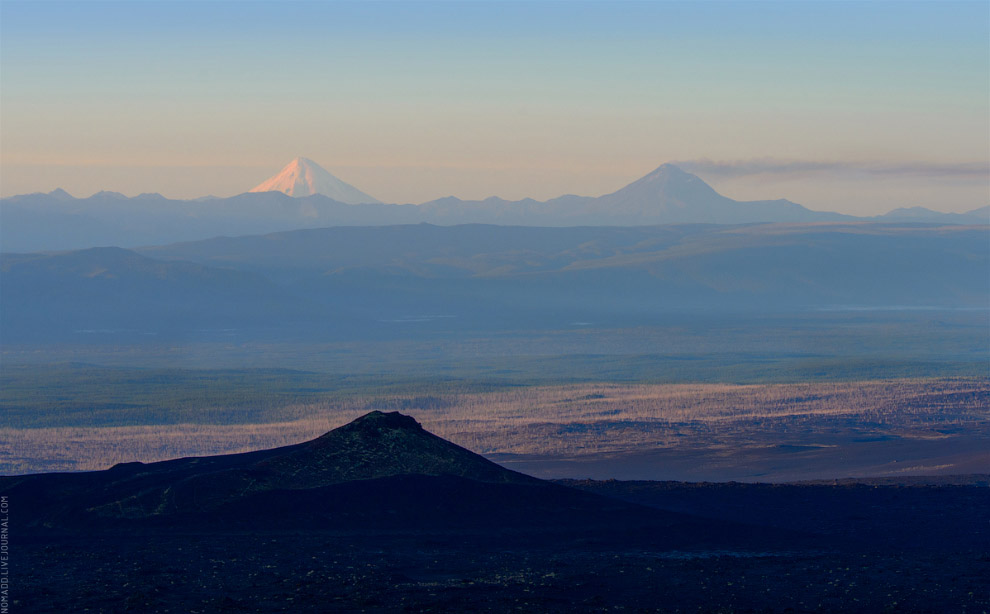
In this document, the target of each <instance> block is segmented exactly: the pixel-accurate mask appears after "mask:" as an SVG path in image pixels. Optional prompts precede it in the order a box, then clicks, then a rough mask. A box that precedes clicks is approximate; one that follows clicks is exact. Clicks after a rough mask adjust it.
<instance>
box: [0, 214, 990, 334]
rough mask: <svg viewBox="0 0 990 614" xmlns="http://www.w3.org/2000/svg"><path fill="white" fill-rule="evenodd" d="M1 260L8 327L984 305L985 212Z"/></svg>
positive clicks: (354, 330)
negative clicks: (922, 218) (928, 221)
mask: <svg viewBox="0 0 990 614" xmlns="http://www.w3.org/2000/svg"><path fill="white" fill-rule="evenodd" d="M0 265H2V266H0V285H2V288H3V292H2V293H0V329H2V330H3V331H4V336H5V339H6V340H9V341H17V340H25V341H29V340H32V339H48V338H53V339H54V338H75V339H78V338H80V337H79V336H80V334H81V333H80V332H79V331H87V330H132V331H136V332H135V333H134V334H145V333H147V334H178V333H180V332H181V331H186V334H201V332H202V330H204V329H209V330H217V329H237V330H238V331H240V332H241V333H242V334H249V335H250V334H255V333H257V334H262V332H264V334H276V335H277V334H282V333H287V332H293V333H298V332H301V331H305V332H306V334H307V335H309V334H312V335H322V334H330V333H333V334H337V333H339V332H341V331H346V332H347V334H349V335H355V336H362V335H365V334H374V333H375V331H376V330H378V329H380V328H381V326H382V324H381V323H382V322H383V321H386V322H387V321H398V320H402V319H403V318H409V317H411V316H416V315H417V314H420V315H421V314H432V315H442V316H445V317H446V318H447V319H446V320H444V322H445V326H450V327H454V328H459V329H476V330H481V329H484V330H490V329H493V328H513V327H515V328H519V327H528V326H557V325H559V324H560V323H561V322H570V321H587V320H591V321H599V322H600V321H602V320H603V319H610V318H611V319H616V318H621V319H627V318H631V317H632V318H635V317H640V316H648V315H651V314H654V315H655V314H662V313H672V312H677V311H684V310H689V311H697V310H703V311H706V312H720V311H740V310H742V311H758V312H764V313H772V312H783V311H788V310H808V309H813V310H818V309H834V308H849V307H852V308H878V307H880V308H897V309H903V308H932V307H936V308H976V309H980V308H986V305H987V304H988V303H990V246H988V243H987V234H986V228H985V227H970V226H918V225H912V224H900V225H898V224H878V223H869V222H837V223H832V224H822V223H814V224H759V225H730V226H719V225H670V226H640V227H573V228H570V227H569V228H540V227H518V226H517V227H511V226H488V225H463V226H434V225H430V224H412V225H405V226H381V227H335V228H325V229H314V230H297V231H291V232H284V233H275V234H269V235H257V236H243V237H230V238H216V239H210V240H204V241H197V242H189V243H180V244H174V245H170V246H163V247H155V248H145V249H141V250H140V252H137V251H133V250H124V249H118V248H114V249H88V250H80V251H73V252H65V253H58V254H44V253H41V254H26V255H24V254H5V255H3V256H2V259H0ZM431 317H432V316H431ZM196 331H200V332H196ZM250 331H255V332H254V333H251V332H250Z"/></svg>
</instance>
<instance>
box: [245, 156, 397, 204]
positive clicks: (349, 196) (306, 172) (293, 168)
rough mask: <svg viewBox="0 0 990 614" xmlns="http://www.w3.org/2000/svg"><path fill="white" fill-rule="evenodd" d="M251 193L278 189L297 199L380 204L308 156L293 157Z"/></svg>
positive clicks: (277, 190) (276, 190)
mask: <svg viewBox="0 0 990 614" xmlns="http://www.w3.org/2000/svg"><path fill="white" fill-rule="evenodd" d="M250 191H251V192H281V193H283V194H285V195H286V196H292V197H293V198H299V197H302V196H313V195H315V194H322V195H323V196H327V197H329V198H331V199H333V200H335V201H337V202H341V203H347V204H349V205H358V204H361V203H381V201H380V200H378V199H377V198H374V197H372V196H369V195H367V194H365V193H364V192H362V191H361V190H359V189H357V188H355V187H354V186H352V185H351V184H349V183H345V182H343V181H341V180H340V179H338V178H337V177H334V176H333V175H332V174H331V173H330V172H329V171H328V170H326V169H325V168H323V167H322V166H320V165H319V164H317V163H316V162H313V161H312V160H310V159H309V158H296V159H295V160H293V161H292V162H289V163H288V164H287V165H285V167H284V168H283V169H282V170H281V171H279V172H278V174H276V175H275V176H273V177H271V178H269V179H267V180H265V181H263V182H261V184H259V185H257V186H255V187H254V188H252V189H251V190H250Z"/></svg>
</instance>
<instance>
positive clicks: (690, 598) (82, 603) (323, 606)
mask: <svg viewBox="0 0 990 614" xmlns="http://www.w3.org/2000/svg"><path fill="white" fill-rule="evenodd" d="M17 549H18V553H19V554H18V558H17V567H18V568H19V572H18V574H17V578H18V580H17V582H16V583H15V585H14V599H15V602H14V603H15V605H16V606H17V608H16V609H15V610H14V611H23V612H84V611H87V610H88V611H91V612H193V613H195V612H273V611H276V612H513V611H519V612H601V611H625V612H810V611H846V612H885V611H886V612H983V611H986V610H987V608H988V607H990V590H988V588H990V587H988V578H990V556H988V555H987V554H986V553H984V552H975V551H966V552H945V551H937V550H936V551H922V552H918V551H915V552H903V551H885V552H867V551H863V552H851V551H846V552H810V551H805V552H786V551H778V552H757V551H737V552H725V551H695V552H691V551H657V550H653V549H652V548H650V547H649V545H644V546H643V547H636V546H635V545H632V544H610V543H607V541H602V540H598V539H595V538H594V537H591V536H589V538H588V539H580V538H576V537H573V538H571V539H568V540H563V541H559V542H556V543H546V542H544V543H541V542H540V540H539V539H535V540H534V539H533V538H532V537H520V536H517V537H515V538H506V537H505V536H499V537H498V538H497V539H496V538H495V537H494V536H488V537H484V536H472V537H465V536H460V537H454V536H429V535H406V536H394V535H393V536H364V537H357V536H351V537H340V536H330V535H324V534H303V535H279V534H273V535H238V536H224V537H222V538H218V537H202V536H193V535H181V536H164V535H156V536H151V537H145V538H138V537H131V538H111V537H107V538H100V539H85V538H79V539H70V540H61V541H58V542H57V543H56V542H47V541H35V540H24V539H22V540H20V543H19V544H18V546H17Z"/></svg>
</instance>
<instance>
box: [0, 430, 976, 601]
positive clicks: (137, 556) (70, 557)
mask: <svg viewBox="0 0 990 614" xmlns="http://www.w3.org/2000/svg"><path fill="white" fill-rule="evenodd" d="M988 479H990V478H988V477H987V476H970V477H968V478H955V479H951V480H946V479H943V480H941V481H938V482H935V483H932V482H931V481H928V482H924V481H923V482H919V483H917V484H913V485H893V484H870V483H845V482H837V483H834V484H828V483H826V484H800V485H786V486H769V485H744V484H732V483H730V484H683V483H670V482H616V481H606V482H591V481H582V482H574V481H568V482H560V483H549V482H544V481H540V480H535V479H533V478H529V477H527V476H523V475H521V474H518V473H514V472H511V471H507V470H504V469H501V468H500V467H498V466H497V465H495V464H493V463H490V462H488V461H486V460H484V459H483V458H481V457H478V456H476V455H473V454H471V453H470V452H468V451H467V450H464V449H463V448H459V447H457V446H454V445H452V444H449V443H448V442H445V441H444V440H442V439H440V438H437V437H435V436H433V435H431V434H429V433H427V432H426V431H424V430H422V429H421V428H420V427H419V425H418V424H416V423H415V422H414V421H412V420H411V419H409V418H406V417H403V416H401V415H399V414H381V413H378V412H374V413H372V414H369V415H368V416H366V417H364V418H361V419H359V420H357V421H355V422H354V423H351V424H350V425H347V426H345V427H341V428H340V429H337V430H335V431H332V432H330V433H328V434H327V435H324V436H323V437H321V438H319V439H316V440H313V441H311V442H307V443H304V444H298V445H295V446H289V447H286V448H278V449H275V450H267V451H261V452H255V453H248V454H241V455H231V456H226V457H209V458H201V459H182V460H177V461H169V462H165V463H153V464H148V465H143V464H140V463H131V464H126V465H119V466H117V467H115V468H113V469H111V470H108V471H103V472H91V473H78V474H42V475H35V476H18V477H9V478H0V496H4V497H6V500H7V503H8V505H9V508H8V510H9V515H10V519H11V527H12V529H11V539H10V562H11V563H10V564H11V567H10V569H11V574H10V578H11V582H10V599H11V604H12V605H13V606H15V607H14V608H12V609H11V611H23V612H70V611H71V612H84V611H90V612H271V611H286V612H362V611H363V612H393V611H397V612H403V611H408V612H439V611H451V612H477V611H490V612H513V611H518V612H602V611H617V612H808V611H846V612H884V611H889V612H985V611H988V610H990V511H988V510H990V488H988V487H987V482H988Z"/></svg>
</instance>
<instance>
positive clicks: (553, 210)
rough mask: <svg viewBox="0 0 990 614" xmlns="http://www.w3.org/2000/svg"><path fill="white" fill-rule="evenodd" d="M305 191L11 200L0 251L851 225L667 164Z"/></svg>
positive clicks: (1, 211)
mask: <svg viewBox="0 0 990 614" xmlns="http://www.w3.org/2000/svg"><path fill="white" fill-rule="evenodd" d="M290 170H291V169H290ZM296 170H298V169H296ZM304 170H305V169H303V170H302V171H299V172H297V173H295V175H292V177H288V178H284V179H285V181H283V182H282V183H280V184H279V185H278V186H275V185H274V184H273V186H269V187H274V188H278V189H283V190H286V191H289V192H290V193H292V194H297V191H296V190H295V182H296V180H299V181H302V179H304V178H305V172H303V171H304ZM290 175H291V173H290ZM290 179H291V180H292V182H290V181H289V180H290ZM314 181H315V180H314ZM303 183H305V184H306V185H305V186H304V187H306V189H305V190H301V191H298V193H299V194H303V193H305V194H308V195H307V196H302V197H298V196H297V197H294V196H291V195H289V194H285V193H283V192H282V191H278V189H276V190H275V191H261V192H256V191H252V192H249V193H244V194H240V195H237V196H233V197H230V198H210V199H195V200H172V199H167V198H164V197H163V196H161V195H159V194H142V195H140V196H135V197H133V198H127V197H125V196H123V195H121V194H118V193H115V192H100V193H97V194H94V195H93V196H90V197H88V198H72V197H71V196H69V195H68V194H67V193H66V192H65V191H63V190H55V191H53V192H50V193H48V194H40V193H39V194H27V195H23V196H15V197H10V198H6V199H3V200H0V221H2V225H0V245H2V251H5V252H30V251H39V250H61V249H81V248H85V247H99V246H109V245H113V246H117V247H137V246H141V245H156V244H159V245H160V244H167V243H174V242H177V241H190V240H197V239H207V238H210V237H216V236H237V235H246V234H263V233H270V232H279V231H284V230H295V229H300V228H321V227H327V226H372V225H394V224H411V223H419V222H427V223H431V224H438V225H454V224H468V223H471V224H477V223H483V224H504V225H521V226H636V225H654V224H693V223H706V224H738V223H753V222H823V221H838V220H843V219H855V218H852V217H850V216H844V215H840V214H837V213H828V212H821V211H811V210H809V209H806V208H804V207H802V206H801V205H798V204H796V203H792V202H790V201H786V200H770V201H747V202H742V201H736V200H732V199H731V198H727V197H725V196H722V195H721V194H719V193H718V192H716V191H715V190H714V189H712V188H711V187H710V186H709V185H708V184H706V183H705V182H704V181H702V180H701V179H700V178H698V177H697V176H695V175H692V174H690V173H687V172H684V171H682V170H681V169H679V168H677V167H676V166H674V165H671V164H665V165H663V166H661V167H659V168H657V169H656V170H655V171H653V172H652V173H650V174H648V175H646V176H645V177H643V178H641V179H639V180H637V181H635V182H633V183H631V184H630V185H628V186H626V187H624V188H622V189H621V190H618V191H616V192H613V193H611V194H606V195H604V196H599V197H586V196H561V197H559V198H554V199H551V200H548V201H545V202H540V201H536V200H532V199H524V200H520V201H506V200H503V199H500V198H489V199H486V200H482V201H464V200H460V199H458V198H454V197H448V198H443V199H440V200H435V201H431V202H428V203H423V204H421V205H408V204H407V205H386V204H381V203H376V202H370V203H365V204H348V203H352V202H355V201H360V200H363V199H364V197H367V195H364V193H363V192H360V191H359V190H357V188H353V186H347V185H346V184H342V185H345V186H346V187H347V188H349V189H351V190H353V191H354V192H353V193H352V192H346V195H347V201H348V202H340V201H338V200H334V199H333V198H330V197H328V196H326V195H324V194H320V193H311V192H312V191H313V190H311V189H310V188H313V186H316V187H319V186H318V185H317V183H319V182H315V183H313V186H310V185H309V183H306V182H303ZM283 184H284V185H283ZM290 184H291V185H290ZM261 187H262V186H259V187H258V188H255V189H256V190H257V189H260V188H261ZM313 189H315V188H313ZM340 193H341V194H344V192H340ZM361 195H364V196H363V197H362V196H361ZM340 198H345V197H344V196H340ZM370 198H371V197H367V199H370ZM893 221H898V220H893ZM926 221H936V222H938V221H937V220H926ZM943 221H945V220H943ZM938 223H941V222H938Z"/></svg>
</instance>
